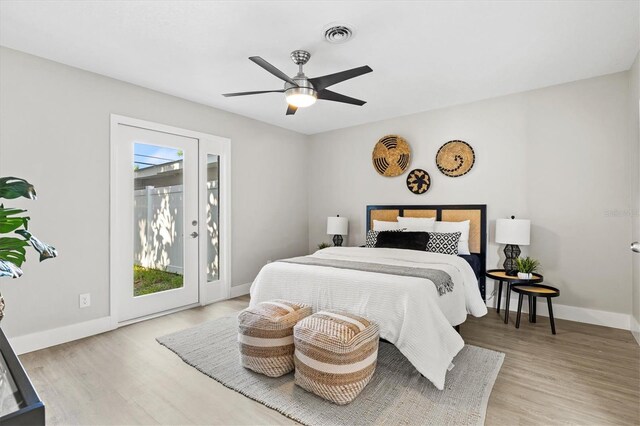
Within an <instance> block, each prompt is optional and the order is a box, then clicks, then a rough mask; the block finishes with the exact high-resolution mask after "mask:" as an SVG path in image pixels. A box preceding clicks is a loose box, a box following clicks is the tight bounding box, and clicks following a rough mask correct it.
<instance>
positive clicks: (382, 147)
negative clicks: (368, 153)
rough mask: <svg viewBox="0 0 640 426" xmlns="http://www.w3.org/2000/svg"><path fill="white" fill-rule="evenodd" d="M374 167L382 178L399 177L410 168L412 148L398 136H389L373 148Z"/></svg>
mask: <svg viewBox="0 0 640 426" xmlns="http://www.w3.org/2000/svg"><path fill="white" fill-rule="evenodd" d="M372 161H373V167H374V168H375V169H376V171H377V172H378V173H380V174H381V175H382V176H388V177H391V176H399V175H401V174H402V173H404V171H405V170H407V167H409V161H411V148H410V147H409V144H408V143H407V141H406V140H404V139H403V138H401V137H400V136H397V135H387V136H385V137H383V138H382V139H380V140H379V141H378V143H377V144H376V146H375V147H374V148H373V155H372Z"/></svg>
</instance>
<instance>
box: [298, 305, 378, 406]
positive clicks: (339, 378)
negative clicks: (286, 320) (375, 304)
mask: <svg viewBox="0 0 640 426" xmlns="http://www.w3.org/2000/svg"><path fill="white" fill-rule="evenodd" d="M293 337H294V344H295V346H296V350H295V356H294V360H295V365H296V374H295V382H296V384H297V385H298V386H300V387H302V388H304V389H306V390H308V391H309V392H312V393H315V394H316V395H318V396H320V397H322V398H324V399H326V400H329V401H331V402H334V403H336V404H338V405H344V404H348V403H350V402H351V401H353V400H354V399H355V398H356V397H357V396H358V395H359V394H360V392H361V391H362V389H364V387H365V386H366V385H367V383H369V380H371V377H372V376H373V372H374V371H375V369H376V361H377V357H378V337H379V332H378V325H377V324H375V323H373V322H371V321H369V320H367V319H366V318H362V317H359V316H356V315H352V314H349V313H344V312H329V311H321V312H318V313H315V314H313V315H311V316H310V317H307V318H305V319H303V320H302V321H300V322H299V323H298V324H297V325H296V326H295V327H294V328H293Z"/></svg>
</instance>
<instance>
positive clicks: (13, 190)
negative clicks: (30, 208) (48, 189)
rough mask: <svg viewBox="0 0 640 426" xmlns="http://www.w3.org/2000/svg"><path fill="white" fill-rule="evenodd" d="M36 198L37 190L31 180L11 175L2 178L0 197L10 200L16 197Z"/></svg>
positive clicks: (0, 181) (0, 180)
mask: <svg viewBox="0 0 640 426" xmlns="http://www.w3.org/2000/svg"><path fill="white" fill-rule="evenodd" d="M19 197H24V198H29V199H30V200H35V199H36V190H35V188H34V187H33V185H31V184H30V183H29V182H27V181H26V180H24V179H21V178H17V177H13V176H9V177H4V178H0V198H6V199H8V200H11V199H14V198H19Z"/></svg>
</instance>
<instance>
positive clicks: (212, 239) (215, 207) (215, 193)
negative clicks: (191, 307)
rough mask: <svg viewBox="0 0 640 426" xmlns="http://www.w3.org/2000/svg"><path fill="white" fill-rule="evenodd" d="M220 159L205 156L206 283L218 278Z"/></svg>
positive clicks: (216, 156)
mask: <svg viewBox="0 0 640 426" xmlns="http://www.w3.org/2000/svg"><path fill="white" fill-rule="evenodd" d="M219 159H220V157H219V156H218V155H212V154H207V224H206V225H207V282H211V281H216V280H218V279H219V278H220V161H219Z"/></svg>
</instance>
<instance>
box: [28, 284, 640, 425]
mask: <svg viewBox="0 0 640 426" xmlns="http://www.w3.org/2000/svg"><path fill="white" fill-rule="evenodd" d="M248 301H249V299H248V297H247V296H244V297H241V298H237V299H233V300H229V301H226V302H221V303H216V304H213V305H209V306H206V307H204V308H194V309H190V310H187V311H182V312H179V313H175V314H172V315H168V316H164V317H160V318H155V319H152V320H148V321H145V322H141V323H137V324H133V325H129V326H127V327H123V328H120V329H118V330H115V331H112V332H108V333H104V334H101V335H98V336H93V337H89V338H86V339H82V340H79V341H76V342H71V343H67V344H64V345H59V346H56V347H53V348H49V349H44V350H41V351H37V352H32V353H30V354H26V355H23V356H21V357H20V358H21V360H22V362H23V363H24V365H25V367H26V369H27V371H28V372H29V375H30V376H31V379H32V380H33V382H34V385H35V387H36V389H38V392H39V394H40V396H41V397H42V399H43V400H44V401H45V404H46V407H47V408H46V410H47V411H46V412H47V423H48V424H49V425H57V424H65V425H67V424H82V425H89V424H292V423H293V422H292V421H291V420H289V419H287V418H285V417H283V416H281V415H280V414H278V413H277V412H275V411H273V410H271V409H269V408H267V407H265V406H263V405H261V404H259V403H256V402H254V401H251V400H250V399H248V398H245V397H244V396H242V395H240V394H238V393H236V392H234V391H232V390H230V389H227V388H225V387H224V386H222V385H221V384H219V383H217V382H216V381H214V380H212V379H210V378H209V377H207V376H205V375H204V374H201V373H199V372H198V371H196V370H195V369H194V368H192V367H189V366H188V365H187V364H185V363H183V362H182V361H181V360H180V359H179V358H178V357H177V356H176V355H175V354H173V353H172V352H171V351H169V350H168V349H166V348H164V347H163V346H161V345H159V344H158V343H157V342H156V341H155V338H156V337H158V336H162V335H164V334H167V333H170V332H173V331H177V330H181V329H184V328H188V327H190V326H193V325H196V324H200V323H202V322H203V321H207V320H210V319H213V318H217V317H220V316H225V315H229V314H232V313H234V312H236V311H239V310H241V309H243V308H244V307H245V306H247V304H248ZM511 319H512V320H515V315H513V314H512V316H511ZM523 320H524V323H523V324H521V327H520V329H519V330H516V329H515V328H514V325H513V322H511V323H510V324H509V325H505V324H504V323H502V321H501V320H500V318H499V317H498V315H497V313H496V312H495V311H494V310H491V311H490V312H489V314H488V315H487V316H485V317H483V318H471V317H469V320H468V321H467V322H466V323H465V324H463V326H462V331H461V332H462V336H463V337H464V339H465V341H466V342H467V343H469V344H473V345H477V346H482V347H485V348H489V349H494V350H497V351H502V352H504V353H506V358H505V361H504V364H503V366H502V370H501V371H500V374H499V375H498V378H497V380H496V384H495V387H494V388H493V392H492V394H491V398H490V400H489V407H488V410H487V420H486V424H487V425H497V424H500V425H516V424H521V425H528V424H532V425H533V424H536V425H551V424H585V425H586V424H597V425H600V424H627V425H633V424H639V423H640V347H639V346H638V344H637V343H636V342H635V340H634V339H633V336H632V335H631V333H630V332H628V331H623V330H615V329H610V328H605V327H598V326H592V325H587V324H580V323H575V322H570V321H562V320H558V321H557V327H558V334H557V335H556V336H553V335H551V332H550V330H549V323H548V320H547V318H545V317H540V316H539V319H538V323H536V324H529V323H528V322H527V321H526V318H523Z"/></svg>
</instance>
